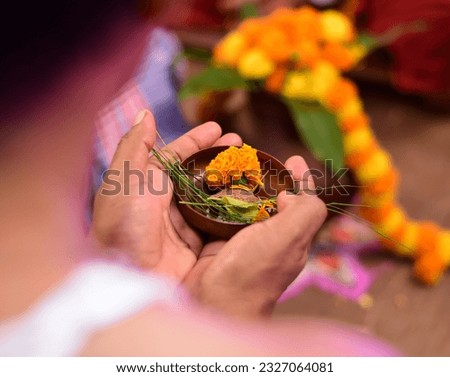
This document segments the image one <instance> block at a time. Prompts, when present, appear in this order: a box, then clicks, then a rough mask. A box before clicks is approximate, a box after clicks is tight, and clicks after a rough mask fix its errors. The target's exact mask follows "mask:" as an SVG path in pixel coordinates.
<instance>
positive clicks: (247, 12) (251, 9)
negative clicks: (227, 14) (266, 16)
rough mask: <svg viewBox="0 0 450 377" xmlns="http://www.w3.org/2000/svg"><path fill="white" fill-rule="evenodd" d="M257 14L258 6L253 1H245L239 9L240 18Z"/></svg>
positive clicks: (252, 16) (243, 18)
mask: <svg viewBox="0 0 450 377" xmlns="http://www.w3.org/2000/svg"><path fill="white" fill-rule="evenodd" d="M258 16H259V11H258V7H257V6H256V4H253V3H246V4H244V5H243V6H242V8H241V11H240V17H241V20H245V19H246V18H255V17H258Z"/></svg>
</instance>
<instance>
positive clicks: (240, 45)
mask: <svg viewBox="0 0 450 377" xmlns="http://www.w3.org/2000/svg"><path fill="white" fill-rule="evenodd" d="M246 48H247V41H246V39H245V37H244V35H243V34H242V33H240V32H238V31H235V32H232V33H229V34H228V35H226V36H225V38H223V39H222V40H221V41H220V42H219V43H218V44H217V46H216V47H215V48H214V55H213V56H214V61H215V63H217V64H223V65H227V66H231V67H235V66H236V65H237V62H238V60H239V58H240V57H241V56H242V53H243V52H244V51H245V49H246Z"/></svg>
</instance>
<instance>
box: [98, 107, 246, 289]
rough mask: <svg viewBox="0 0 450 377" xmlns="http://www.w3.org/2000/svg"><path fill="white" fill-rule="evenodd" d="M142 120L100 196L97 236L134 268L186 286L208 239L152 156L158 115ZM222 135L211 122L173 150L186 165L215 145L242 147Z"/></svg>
mask: <svg viewBox="0 0 450 377" xmlns="http://www.w3.org/2000/svg"><path fill="white" fill-rule="evenodd" d="M137 118H138V119H137V121H136V125H135V126H134V127H133V128H132V129H131V130H130V131H129V132H128V133H127V134H126V135H125V136H124V137H123V138H122V140H121V142H120V144H119V146H118V148H117V150H116V152H115V154H114V157H113V161H112V163H111V166H110V169H109V170H108V172H107V174H106V175H104V180H103V182H102V185H101V187H100V188H99V190H98V192H97V195H96V198H95V202H94V213H93V224H92V234H93V236H94V238H95V239H96V240H97V241H98V242H99V243H100V246H101V247H102V248H105V249H108V250H114V249H115V250H122V251H125V252H126V254H127V256H128V257H129V258H130V259H131V261H132V262H133V263H134V264H136V265H138V266H140V267H142V268H144V269H148V270H152V271H155V272H158V273H161V274H163V275H166V276H170V277H171V278H173V279H175V280H176V281H182V280H183V279H184V277H185V276H186V274H187V273H188V272H189V271H190V270H191V269H192V267H193V266H194V265H195V263H196V261H197V257H198V255H199V254H200V252H201V250H202V248H203V243H202V239H201V237H200V236H199V235H198V234H197V232H196V231H194V230H193V229H192V228H190V227H189V226H188V224H187V223H186V222H185V221H184V219H183V217H182V216H181V214H180V213H179V211H178V209H177V208H176V205H175V204H174V203H173V201H172V198H173V188H172V186H171V182H170V180H169V178H168V176H167V175H166V173H165V172H164V170H163V168H162V166H161V165H160V163H159V162H158V161H157V160H156V158H154V157H152V156H150V157H149V153H150V151H151V149H152V148H153V145H154V144H155V141H156V126H155V120H154V118H153V115H152V114H151V113H150V112H149V111H145V112H141V113H140V114H139V115H138V117H137ZM139 118H141V119H139ZM220 134H221V129H220V127H219V126H218V125H217V124H216V123H214V122H209V123H205V124H203V125H201V126H199V127H196V128H195V129H193V130H191V131H190V132H188V133H186V134H185V135H183V136H182V137H180V138H179V139H177V140H175V141H174V142H172V143H170V144H169V145H168V146H167V150H170V152H171V153H172V154H175V155H176V156H177V158H178V159H179V160H183V159H185V158H186V157H188V156H190V155H191V154H193V153H195V152H197V151H198V150H200V149H204V148H208V147H211V146H218V145H240V144H242V141H241V138H240V137H239V136H237V135H236V134H227V135H224V136H222V137H220ZM112 180H113V181H114V182H112ZM112 183H114V184H112ZM113 188H114V189H113Z"/></svg>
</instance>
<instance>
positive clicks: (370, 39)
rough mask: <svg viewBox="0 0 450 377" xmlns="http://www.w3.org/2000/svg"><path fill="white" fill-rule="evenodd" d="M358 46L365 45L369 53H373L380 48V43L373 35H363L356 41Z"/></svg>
mask: <svg viewBox="0 0 450 377" xmlns="http://www.w3.org/2000/svg"><path fill="white" fill-rule="evenodd" d="M356 44H360V45H363V46H364V47H365V48H366V49H367V50H368V51H372V50H374V49H376V48H378V47H379V46H380V41H379V40H378V38H376V37H374V36H373V35H370V34H366V33H361V34H359V35H358V37H357V39H356Z"/></svg>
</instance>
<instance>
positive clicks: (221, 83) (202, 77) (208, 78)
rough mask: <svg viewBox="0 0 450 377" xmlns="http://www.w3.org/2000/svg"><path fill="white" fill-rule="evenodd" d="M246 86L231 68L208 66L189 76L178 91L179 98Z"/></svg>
mask: <svg viewBox="0 0 450 377" xmlns="http://www.w3.org/2000/svg"><path fill="white" fill-rule="evenodd" d="M238 88H247V83H246V81H245V80H244V79H243V78H242V77H241V76H240V75H239V74H238V73H237V72H236V71H235V70H233V69H229V68H219V67H208V68H206V69H205V70H203V71H202V72H200V73H199V74H197V75H195V76H193V77H191V78H189V79H188V80H187V81H186V82H185V84H184V85H183V87H182V88H181V90H180V92H179V94H178V95H179V98H180V99H181V100H183V99H186V98H189V97H195V96H199V95H201V94H205V93H209V92H223V91H228V90H232V89H238Z"/></svg>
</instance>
